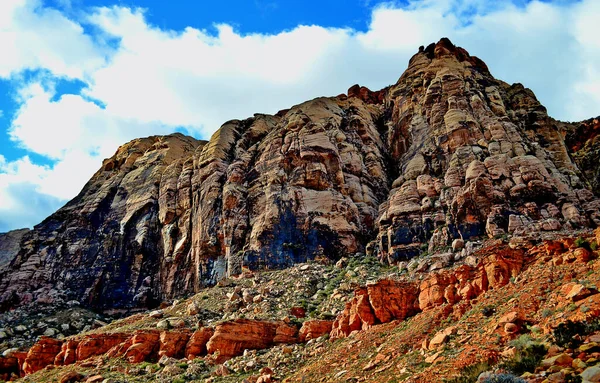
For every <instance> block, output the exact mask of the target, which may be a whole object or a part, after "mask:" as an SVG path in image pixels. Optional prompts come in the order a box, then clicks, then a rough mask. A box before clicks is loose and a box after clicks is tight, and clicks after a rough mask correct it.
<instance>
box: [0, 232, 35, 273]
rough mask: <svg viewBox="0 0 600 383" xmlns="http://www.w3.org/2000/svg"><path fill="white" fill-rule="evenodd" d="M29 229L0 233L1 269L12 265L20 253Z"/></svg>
mask: <svg viewBox="0 0 600 383" xmlns="http://www.w3.org/2000/svg"><path fill="white" fill-rule="evenodd" d="M27 232H29V229H19V230H11V231H9V232H8V233H0V269H2V268H3V267H4V266H6V265H7V264H9V263H10V261H12V259H13V258H14V257H15V255H17V253H18V252H19V245H20V243H21V240H22V239H23V236H24V235H25V234H27Z"/></svg>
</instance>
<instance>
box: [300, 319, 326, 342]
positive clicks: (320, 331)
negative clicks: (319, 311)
mask: <svg viewBox="0 0 600 383" xmlns="http://www.w3.org/2000/svg"><path fill="white" fill-rule="evenodd" d="M332 326H333V321H330V320H319V319H312V320H307V321H306V322H304V323H303V324H302V327H301V328H300V332H299V337H300V341H301V342H306V341H307V340H311V339H315V338H318V337H320V336H321V335H325V334H329V333H330V332H331V328H332Z"/></svg>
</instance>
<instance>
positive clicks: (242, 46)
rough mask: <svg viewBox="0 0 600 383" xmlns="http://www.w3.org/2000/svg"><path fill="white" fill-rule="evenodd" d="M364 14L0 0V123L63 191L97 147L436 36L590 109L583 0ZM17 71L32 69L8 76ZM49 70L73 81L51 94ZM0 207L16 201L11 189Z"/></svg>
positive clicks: (267, 106) (213, 114) (595, 45)
mask: <svg viewBox="0 0 600 383" xmlns="http://www.w3.org/2000/svg"><path fill="white" fill-rule="evenodd" d="M518 3H521V2H520V1H519V2H518ZM371 16H372V17H371V21H370V24H369V28H368V30H367V31H365V32H358V31H355V30H352V29H348V28H324V27H320V26H317V25H305V26H298V27H296V28H294V29H292V30H288V31H282V32H280V33H275V34H256V33H255V34H244V35H242V34H240V33H238V32H236V31H235V30H234V29H233V28H232V27H231V26H228V25H216V26H215V30H216V32H213V33H211V32H208V31H205V30H199V29H196V28H192V27H188V28H186V29H184V30H167V29H163V28H159V27H157V26H154V25H151V24H149V23H148V21H147V20H146V19H145V17H144V12H143V11H142V10H139V9H131V8H128V7H122V6H114V7H104V8H95V9H93V10H91V11H89V12H88V13H87V14H84V15H83V16H82V15H81V14H79V16H78V18H77V19H74V18H72V17H71V18H70V17H67V16H66V15H65V14H64V13H61V12H60V11H58V10H56V9H52V8H48V7H44V6H43V5H42V4H41V3H39V2H38V1H36V0H6V1H2V2H1V5H0V49H2V51H3V52H5V51H6V52H10V54H8V55H7V56H6V57H10V58H11V59H10V60H4V61H3V62H2V63H0V77H4V78H12V79H15V80H14V82H15V86H16V87H18V89H19V92H18V101H19V103H20V107H19V110H18V111H17V113H16V115H15V116H14V118H13V120H12V124H11V127H10V129H9V134H10V136H11V137H12V139H13V140H14V142H15V144H17V145H19V146H21V147H23V148H25V149H27V150H29V151H31V152H35V153H38V154H41V155H44V156H47V157H48V158H51V159H53V160H54V161H56V162H55V164H54V165H53V166H52V167H45V168H42V169H38V170H40V171H41V172H42V173H43V176H42V175H40V174H37V173H36V174H33V173H29V176H30V177H31V178H30V182H29V184H28V185H34V187H33V188H30V191H31V193H34V194H36V195H37V196H42V195H43V196H48V197H51V198H57V199H59V200H61V201H64V200H65V199H68V198H71V197H72V196H74V195H75V194H76V193H77V192H78V191H79V189H80V188H81V187H82V186H83V183H84V182H85V180H86V179H87V178H88V177H89V175H90V174H91V173H93V172H94V171H95V170H96V169H97V168H98V167H99V166H100V162H101V159H102V158H104V157H108V156H110V155H111V154H112V153H113V152H114V151H115V150H116V148H117V146H118V145H120V144H122V143H124V142H125V141H127V140H129V139H132V138H134V137H137V136H147V135H150V134H162V133H167V132H170V131H173V130H175V129H176V128H185V129H187V130H188V131H190V132H192V133H194V135H196V136H200V137H203V138H207V137H209V136H210V134H211V133H212V132H214V131H215V130H216V129H217V128H218V127H219V125H220V124H221V123H223V122H224V121H226V120H228V119H232V118H245V117H247V116H250V115H252V114H253V113H256V112H265V113H274V112H276V111H277V110H279V109H283V108H287V107H289V106H291V105H293V104H296V103H299V102H302V101H304V100H306V99H310V98H314V97H317V96H321V95H335V94H339V93H341V92H344V91H345V90H346V89H347V88H348V87H349V86H350V85H352V84H354V83H357V82H358V83H360V84H362V85H366V86H369V87H370V88H372V89H379V88H382V87H384V86H386V85H389V84H392V83H394V82H395V81H396V79H397V78H398V77H399V76H400V75H401V73H402V72H403V70H404V69H405V68H406V64H407V62H408V59H409V58H410V56H411V55H412V54H413V53H414V52H416V50H417V48H418V46H420V45H427V44H429V43H431V42H434V41H437V40H438V39H439V38H440V37H442V36H447V37H450V39H451V40H452V41H453V42H454V43H456V44H458V45H460V46H463V47H464V48H466V49H467V50H469V51H470V53H471V54H474V55H477V56H479V57H480V58H482V59H483V60H484V61H485V62H486V63H487V64H488V65H489V67H490V69H491V71H492V73H493V74H494V75H495V76H496V77H497V78H500V79H503V80H505V81H508V82H521V83H523V84H525V85H526V86H528V87H530V88H532V89H533V90H534V91H535V92H536V95H537V96H538V98H539V99H540V100H541V101H542V103H543V104H545V105H546V106H547V107H548V109H549V113H550V114H551V115H552V116H554V117H557V118H560V119H565V120H581V119H583V118H587V117H591V116H594V115H598V114H600V71H599V68H598V65H597V63H598V62H600V40H598V38H597V36H599V35H600V27H599V26H600V23H598V22H597V20H598V18H599V17H600V2H598V1H596V0H583V1H577V2H564V1H557V2H555V3H549V2H541V1H531V2H528V3H527V4H526V5H517V1H516V0H515V1H509V0H503V1H498V2H489V1H483V0H415V1H411V2H409V4H408V5H406V4H404V5H401V4H396V3H385V4H384V5H381V6H378V7H376V8H374V9H373V11H372V15H371ZM84 26H87V27H88V28H84ZM89 31H93V32H89ZM90 33H91V34H90ZM108 42H110V43H108ZM26 69H40V70H43V71H44V73H45V76H44V77H43V78H42V79H40V78H34V79H31V80H27V81H24V80H19V73H21V72H22V71H23V70H26ZM54 78H76V79H79V80H81V81H83V83H84V84H85V87H84V88H83V89H82V90H81V92H78V93H77V94H62V95H61V94H56V91H55V89H54V87H53V86H52V81H53V79H54ZM25 162H26V161H25ZM32 165H35V164H32ZM7 166H9V165H7V164H6V161H4V169H5V170H2V168H0V173H3V174H0V177H1V176H4V177H5V178H4V179H5V181H4V183H3V184H0V189H1V190H0V193H5V194H6V193H8V192H7V190H9V188H10V187H11V185H13V184H14V183H10V182H8V181H6V179H8V180H11V179H13V178H6V176H5V174H8V173H7V170H6V169H7ZM10 166H13V165H10ZM14 166H17V165H16V164H14ZM19 166H20V165H19ZM23 166H24V165H23ZM17 167H18V166H17ZM15 169H16V168H15ZM24 174H28V173H24ZM66 175H69V177H67V178H68V179H69V180H70V181H69V182H66V183H65V182H63V179H62V177H65V176H66ZM13 176H14V174H13ZM12 182H17V181H15V180H14V179H13V181H12ZM18 182H21V181H18ZM26 194H27V193H22V195H26ZM11 195H12V196H13V197H11V198H16V197H14V196H15V194H11ZM13 202H14V201H13ZM3 205H4V204H3ZM11 206H12V209H13V210H12V211H15V210H14V209H18V206H19V204H18V201H17V202H14V203H13V204H12V205H11ZM2 208H3V209H4V206H2ZM44 214H46V212H44ZM39 218H43V216H42V215H41V213H40V215H39V216H38V219H37V220H38V221H39ZM35 222H36V221H35V220H34V219H33V218H32V220H31V221H30V222H29V223H28V225H31V224H32V223H35ZM16 226H18V225H14V227H16Z"/></svg>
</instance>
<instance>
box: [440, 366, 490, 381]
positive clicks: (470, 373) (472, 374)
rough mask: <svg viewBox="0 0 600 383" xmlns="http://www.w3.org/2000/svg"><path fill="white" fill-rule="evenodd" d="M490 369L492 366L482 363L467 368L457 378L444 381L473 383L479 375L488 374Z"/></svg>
mask: <svg viewBox="0 0 600 383" xmlns="http://www.w3.org/2000/svg"><path fill="white" fill-rule="evenodd" d="M489 369H490V364H489V363H487V362H480V363H476V364H472V365H470V366H467V367H465V368H464V369H462V371H461V372H460V375H459V376H457V377H456V378H453V379H449V380H444V382H445V383H473V382H476V381H477V378H479V375H481V373H482V372H486V371H488V370H489Z"/></svg>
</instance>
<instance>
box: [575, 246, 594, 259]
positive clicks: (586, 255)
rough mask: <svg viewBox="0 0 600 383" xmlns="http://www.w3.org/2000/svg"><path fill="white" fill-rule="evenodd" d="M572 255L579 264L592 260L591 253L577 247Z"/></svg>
mask: <svg viewBox="0 0 600 383" xmlns="http://www.w3.org/2000/svg"><path fill="white" fill-rule="evenodd" d="M573 255H574V256H575V258H576V259H577V260H578V261H579V262H588V261H589V260H590V259H592V253H591V252H590V251H589V250H588V249H586V248H583V247H578V248H577V249H575V250H574V251H573Z"/></svg>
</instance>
